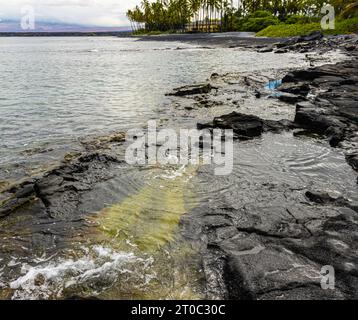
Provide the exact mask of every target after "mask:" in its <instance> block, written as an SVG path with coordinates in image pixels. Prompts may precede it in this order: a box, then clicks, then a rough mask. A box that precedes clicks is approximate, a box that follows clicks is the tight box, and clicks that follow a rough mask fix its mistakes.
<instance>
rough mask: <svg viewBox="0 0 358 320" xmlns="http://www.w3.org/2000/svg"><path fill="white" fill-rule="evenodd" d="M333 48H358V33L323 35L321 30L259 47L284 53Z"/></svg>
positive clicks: (262, 50)
mask: <svg viewBox="0 0 358 320" xmlns="http://www.w3.org/2000/svg"><path fill="white" fill-rule="evenodd" d="M332 49H342V50H344V51H347V52H356V51H357V50H358V37H357V35H339V36H327V37H325V36H323V34H322V33H321V32H320V31H313V32H312V33H311V34H309V35H307V36H298V37H291V38H288V39H283V40H281V41H278V42H277V43H275V44H269V45H268V46H266V47H262V48H259V49H258V52H262V53H265V52H272V51H274V52H275V53H278V54H282V53H286V52H299V53H307V52H312V51H318V52H327V51H328V50H332Z"/></svg>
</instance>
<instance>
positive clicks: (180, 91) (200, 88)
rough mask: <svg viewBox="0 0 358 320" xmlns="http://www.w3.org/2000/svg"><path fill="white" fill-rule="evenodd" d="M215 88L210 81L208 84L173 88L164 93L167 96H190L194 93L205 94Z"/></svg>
mask: <svg viewBox="0 0 358 320" xmlns="http://www.w3.org/2000/svg"><path fill="white" fill-rule="evenodd" d="M214 89H216V88H215V87H213V86H212V85H211V84H210V83H208V84H199V85H193V86H184V87H180V88H177V89H174V92H172V93H168V94H166V95H167V96H178V97H183V96H190V95H196V94H206V93H209V92H210V91H211V90H214Z"/></svg>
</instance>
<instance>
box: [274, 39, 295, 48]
mask: <svg viewBox="0 0 358 320" xmlns="http://www.w3.org/2000/svg"><path fill="white" fill-rule="evenodd" d="M299 41H300V37H292V38H289V39H287V40H284V41H282V42H279V43H277V44H276V47H277V48H283V47H289V46H293V45H295V44H296V43H298V42H299Z"/></svg>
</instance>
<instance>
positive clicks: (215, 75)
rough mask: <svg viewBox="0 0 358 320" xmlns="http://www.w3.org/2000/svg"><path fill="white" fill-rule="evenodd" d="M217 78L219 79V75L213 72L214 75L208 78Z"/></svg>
mask: <svg viewBox="0 0 358 320" xmlns="http://www.w3.org/2000/svg"><path fill="white" fill-rule="evenodd" d="M217 77H219V74H218V73H216V72H214V73H213V74H212V75H211V76H210V78H211V79H214V78H217Z"/></svg>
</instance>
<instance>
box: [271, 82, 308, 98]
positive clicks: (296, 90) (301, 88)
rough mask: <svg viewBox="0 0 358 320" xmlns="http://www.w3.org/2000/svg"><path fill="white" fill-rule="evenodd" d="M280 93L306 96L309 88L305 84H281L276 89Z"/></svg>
mask: <svg viewBox="0 0 358 320" xmlns="http://www.w3.org/2000/svg"><path fill="white" fill-rule="evenodd" d="M278 90H279V91H281V92H287V93H292V94H296V95H302V96H307V94H308V92H309V91H310V86H309V85H308V84H307V83H283V84H282V85H280V86H279V87H278Z"/></svg>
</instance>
